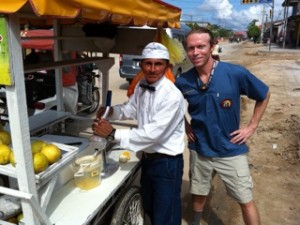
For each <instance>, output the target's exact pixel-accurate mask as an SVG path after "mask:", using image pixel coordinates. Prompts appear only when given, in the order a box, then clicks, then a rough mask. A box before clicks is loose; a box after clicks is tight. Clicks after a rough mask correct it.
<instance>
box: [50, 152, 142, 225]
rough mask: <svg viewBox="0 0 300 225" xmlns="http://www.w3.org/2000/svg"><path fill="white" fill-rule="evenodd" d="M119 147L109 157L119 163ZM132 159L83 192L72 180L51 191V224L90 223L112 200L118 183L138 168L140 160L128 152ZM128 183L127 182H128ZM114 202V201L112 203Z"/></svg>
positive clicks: (119, 184) (122, 182)
mask: <svg viewBox="0 0 300 225" xmlns="http://www.w3.org/2000/svg"><path fill="white" fill-rule="evenodd" d="M121 152H122V150H118V151H112V152H109V154H108V160H109V161H111V162H118V159H119V154H120V153H121ZM130 154H131V160H130V161H129V162H127V163H124V164H123V163H120V167H119V169H118V170H117V171H116V172H115V173H114V174H113V175H112V176H110V177H109V178H106V179H103V180H102V182H101V184H100V185H99V186H97V187H95V188H93V189H91V190H88V191H85V190H81V189H80V188H78V187H76V186H75V184H74V180H70V181H69V182H68V183H67V184H66V185H65V186H64V187H63V188H62V189H60V190H59V191H58V192H56V193H54V194H53V196H52V198H51V200H50V202H49V205H48V207H47V210H46V214H47V215H49V219H50V221H51V223H53V224H55V225H65V224H89V222H90V221H91V220H92V219H93V218H94V217H95V216H96V215H97V214H98V213H101V212H102V211H103V210H104V206H106V207H107V203H108V202H109V201H110V200H111V199H114V198H113V196H114V195H116V194H117V193H118V192H119V191H120V189H121V186H122V185H124V184H126V181H127V180H128V179H129V178H130V176H133V175H135V176H136V174H137V173H136V172H137V170H138V169H139V165H140V164H139V159H138V158H136V157H135V154H134V153H132V152H130ZM127 183H128V182H127ZM112 204H113V203H112Z"/></svg>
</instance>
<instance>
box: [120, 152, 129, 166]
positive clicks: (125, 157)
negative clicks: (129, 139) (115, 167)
mask: <svg viewBox="0 0 300 225" xmlns="http://www.w3.org/2000/svg"><path fill="white" fill-rule="evenodd" d="M129 160H130V152H129V151H124V152H122V153H121V154H120V156H119V162H121V163H126V162H128V161H129Z"/></svg>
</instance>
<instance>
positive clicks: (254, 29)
mask: <svg viewBox="0 0 300 225" xmlns="http://www.w3.org/2000/svg"><path fill="white" fill-rule="evenodd" d="M256 22H257V20H252V22H251V23H249V25H248V30H247V35H248V38H250V39H253V42H254V43H257V41H258V40H259V37H260V29H259V27H258V26H256V25H255V23H256Z"/></svg>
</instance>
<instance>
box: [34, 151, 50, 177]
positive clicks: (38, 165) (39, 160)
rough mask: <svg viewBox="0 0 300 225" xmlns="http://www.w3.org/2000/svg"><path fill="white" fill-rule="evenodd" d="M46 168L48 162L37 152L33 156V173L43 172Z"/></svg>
mask: <svg viewBox="0 0 300 225" xmlns="http://www.w3.org/2000/svg"><path fill="white" fill-rule="evenodd" d="M48 166H49V161H48V159H47V157H46V156H45V155H44V154H43V153H41V152H38V153H35V154H34V155H33V168H34V172H35V173H40V172H42V171H44V170H45V169H47V167H48Z"/></svg>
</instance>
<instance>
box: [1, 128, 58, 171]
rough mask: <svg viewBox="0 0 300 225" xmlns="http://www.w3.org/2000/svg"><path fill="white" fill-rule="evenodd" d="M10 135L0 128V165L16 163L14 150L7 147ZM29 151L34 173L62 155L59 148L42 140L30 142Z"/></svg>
mask: <svg viewBox="0 0 300 225" xmlns="http://www.w3.org/2000/svg"><path fill="white" fill-rule="evenodd" d="M10 144H11V137H10V134H9V133H8V132H7V131H4V130H0V165H5V164H8V163H11V165H13V166H15V165H16V160H15V157H14V151H13V150H12V149H11V148H10V147H9V146H10ZM31 151H32V158H33V168H34V172H35V173H40V172H42V171H44V170H45V169H47V168H48V166H49V165H51V164H53V163H55V162H57V161H58V160H59V159H60V158H61V155H62V152H61V150H60V149H59V148H58V147H57V146H56V145H55V144H51V143H47V142H45V141H43V140H34V141H32V142H31Z"/></svg>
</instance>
